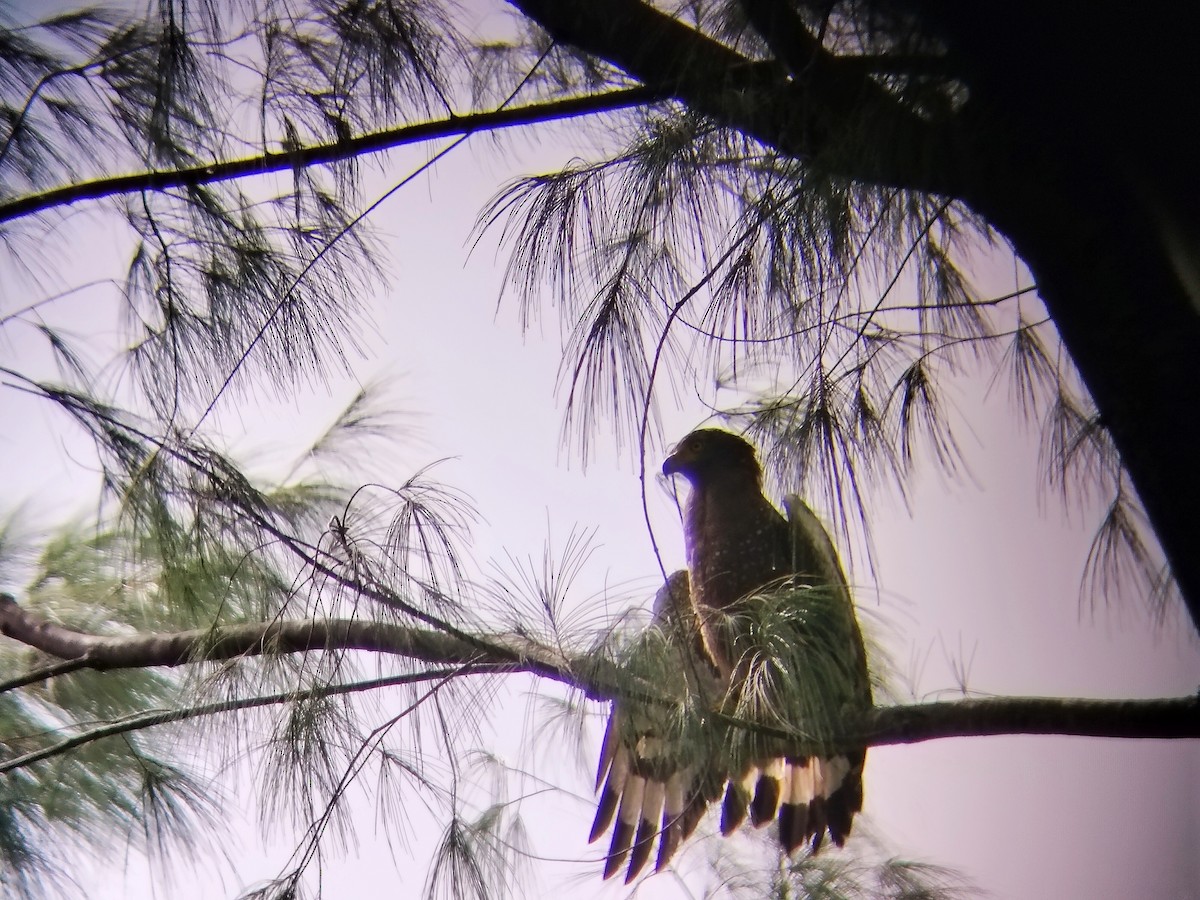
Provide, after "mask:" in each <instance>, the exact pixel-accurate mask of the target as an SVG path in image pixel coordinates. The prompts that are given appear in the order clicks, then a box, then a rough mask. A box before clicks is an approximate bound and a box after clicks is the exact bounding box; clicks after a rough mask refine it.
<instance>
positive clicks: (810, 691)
mask: <svg viewBox="0 0 1200 900" xmlns="http://www.w3.org/2000/svg"><path fill="white" fill-rule="evenodd" d="M662 470H663V474H664V475H665V476H672V475H682V476H683V477H684V478H686V479H687V481H688V482H689V483H690V485H691V492H690V495H689V496H688V499H687V503H686V508H685V510H684V543H685V548H686V552H687V571H686V572H684V571H679V572H675V573H674V574H672V575H671V576H670V577H669V578H668V579H667V582H666V584H664V585H663V587H662V588H661V589H660V590H659V592H658V594H657V596H656V598H655V603H654V610H653V613H654V616H653V623H652V625H651V627H650V628H649V629H648V630H647V632H646V633H645V634H643V635H641V636H640V638H639V640H638V641H637V642H636V643H635V645H634V648H633V652H632V653H631V654H630V659H631V660H637V661H641V663H642V671H639V672H637V674H639V675H641V676H642V677H643V679H644V680H646V681H648V683H650V684H653V685H655V686H656V687H659V688H661V689H663V690H664V692H667V693H670V694H673V695H674V696H675V697H676V698H682V699H680V700H679V703H678V704H676V706H675V707H674V708H673V709H672V708H670V707H669V705H668V704H655V703H653V702H648V701H647V700H645V699H642V698H638V699H625V700H618V701H615V702H614V703H613V706H612V710H611V712H610V715H609V719H608V724H607V728H606V730H605V736H604V742H603V745H602V747H601V752H600V764H599V767H598V770H597V774H596V787H597V789H598V790H599V791H600V798H599V802H598V805H597V810H596V817H595V820H594V822H593V825H592V830H591V835H590V838H589V841H595V840H597V839H598V838H599V837H600V836H601V835H602V834H604V833H605V832H606V831H607V830H608V828H609V827H610V825H611V826H613V833H612V839H611V843H610V846H609V851H608V854H607V856H606V858H605V866H604V877H605V878H606V879H607V878H611V877H612V876H613V875H615V874H617V873H618V872H619V871H621V869H622V868H623V867H625V861H626V859H628V860H629V865H628V867H627V868H626V875H625V881H626V883H629V882H631V881H632V880H633V879H634V878H636V877H637V876H638V874H639V873H640V872H641V871H642V870H643V869H644V868H645V866H646V863H647V862H648V861H649V859H650V857H651V855H652V854H653V851H654V848H655V845H656V844H657V847H658V853H657V856H656V859H655V864H654V868H655V871H659V870H661V869H662V868H663V867H664V866H666V865H667V863H668V862H669V861H670V859H671V857H672V855H673V854H674V853H675V851H676V850H677V849H678V847H679V845H680V844H681V843H682V842H683V841H684V840H685V839H686V838H687V837H688V836H689V835H690V834H691V833H692V831H693V830H694V829H695V828H696V826H697V824H698V823H699V821H700V819H701V818H702V817H703V815H704V813H705V811H706V809H707V808H708V807H709V806H710V805H711V804H713V803H715V802H716V801H717V800H718V799H720V800H721V804H720V805H721V814H720V827H721V832H722V834H724V835H729V834H731V833H732V832H733V831H735V830H736V829H737V828H738V827H739V826H740V825H741V824H742V823H743V822H744V821H745V820H746V818H747V817H749V819H750V821H751V822H752V824H754V825H755V826H757V827H763V826H765V825H767V824H768V823H770V822H773V821H775V822H778V835H779V843H780V845H781V847H782V849H783V850H784V852H785V853H788V854H791V853H793V852H795V851H796V850H797V849H799V848H800V847H801V846H804V845H806V844H807V845H808V846H809V847H810V848H811V851H812V852H814V853H815V852H816V851H817V850H819V849H820V847H821V845H822V843H823V841H824V839H825V835H826V834H828V836H829V839H830V840H831V841H832V842H833V843H834V844H835V845H837V846H839V847H840V846H841V845H842V844H843V843H844V842H845V840H846V838H847V836H848V835H849V834H850V829H851V826H852V824H853V821H854V816H855V814H856V813H857V812H859V811H860V810H861V809H862V803H863V789H862V775H863V766H864V763H865V761H866V749H865V748H857V749H851V750H848V751H847V750H846V749H845V748H844V746H842V745H838V746H837V747H835V748H831V749H830V750H829V751H828V752H821V753H818V754H814V755H798V754H797V753H796V752H795V750H796V741H795V740H794V739H792V740H789V739H788V737H787V735H788V734H797V733H803V734H804V735H806V736H807V737H808V738H809V739H810V740H813V738H814V736H815V739H816V741H817V746H818V747H820V743H819V742H820V736H821V735H823V734H829V733H831V732H832V731H833V730H834V729H835V728H836V726H837V722H838V719H839V718H840V717H841V716H842V715H844V714H845V713H846V712H851V711H855V710H861V709H866V708H869V707H870V706H871V703H872V699H871V683H870V678H869V674H868V670H867V660H866V653H865V650H864V647H863V640H862V634H861V632H860V630H859V626H858V622H857V620H856V618H855V615H854V607H853V603H852V601H851V598H850V592H849V589H848V587H847V584H846V577H845V575H844V573H843V571H842V567H841V564H840V562H839V561H838V556H837V552H836V550H835V549H834V546H833V542H832V541H831V540H830V538H829V535H828V533H827V532H826V530H825V528H824V527H823V526H822V525H821V523H820V520H819V519H818V518H817V517H816V516H815V515H814V514H813V512H812V511H811V510H810V509H809V508H808V506H806V505H805V504H804V503H803V502H802V501H801V500H800V499H799V498H797V497H789V498H788V499H787V501H786V502H785V508H786V510H787V513H788V515H787V518H784V516H783V515H781V514H780V512H779V511H778V510H777V509H776V508H775V507H774V506H773V505H772V504H771V502H770V501H769V500H768V499H767V498H766V497H765V496H764V495H763V491H762V468H761V467H760V465H759V463H758V459H757V457H756V454H755V450H754V447H753V446H752V445H751V444H750V443H748V442H747V441H746V440H744V439H743V438H741V437H739V436H738V435H735V434H732V433H730V432H727V431H723V430H720V429H714V428H703V429H699V430H697V431H694V432H692V433H691V434H689V435H688V436H687V437H685V438H684V439H683V440H682V441H680V442H679V444H678V445H676V447H675V450H674V452H672V453H671V455H670V456H669V457H668V458H667V460H666V461H665V462H664V463H663V469H662ZM646 660H651V661H652V662H653V665H649V664H647V663H646ZM656 673H657V674H656ZM755 726H758V727H755ZM809 747H810V749H811V744H810V745H809ZM601 785H603V787H601ZM614 819H615V823H616V824H615V825H613V822H614Z"/></svg>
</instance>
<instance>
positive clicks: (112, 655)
mask: <svg viewBox="0 0 1200 900" xmlns="http://www.w3.org/2000/svg"><path fill="white" fill-rule="evenodd" d="M0 634H4V635H6V636H8V637H10V638H12V639H14V640H17V641H20V642H22V643H24V644H27V645H28V646H31V647H34V648H36V649H38V650H41V651H42V652H44V653H49V654H51V655H53V656H60V657H62V658H64V659H69V660H79V661H81V662H84V664H85V666H86V667H87V668H92V669H98V670H106V669H121V668H141V667H150V666H179V665H185V664H188V663H195V662H201V661H208V662H212V661H218V660H227V659H233V658H235V657H241V656H256V655H260V654H263V653H273V654H278V653H298V652H306V651H313V650H365V651H373V652H378V653H387V654H392V655H396V656H403V657H406V658H409V659H415V660H420V661H422V662H425V663H429V664H433V665H442V666H460V667H462V674H464V675H467V674H476V673H480V672H484V673H488V674H502V673H517V672H524V673H527V674H532V675H537V676H540V677H543V678H550V679H552V680H555V681H559V682H562V683H563V684H566V685H569V686H571V687H574V688H576V689H578V690H580V691H581V692H583V693H584V694H585V695H586V696H588V697H589V698H591V699H593V700H597V701H605V700H611V699H614V698H615V697H617V696H625V697H628V696H630V695H631V692H630V691H629V690H627V689H626V690H622V689H621V688H618V687H617V686H616V680H615V679H614V678H613V677H612V676H613V674H614V673H613V672H612V671H611V669H608V668H607V666H606V665H605V664H603V663H598V662H597V661H596V660H595V659H593V658H591V657H586V656H584V655H580V656H578V657H570V656H567V655H565V654H563V653H561V652H558V651H555V650H553V649H551V648H548V647H544V646H542V645H540V644H537V643H535V642H533V641H531V640H529V639H528V638H525V637H522V636H519V635H513V634H493V635H489V636H487V639H486V645H487V646H488V647H494V648H496V650H493V651H490V652H489V651H488V650H487V649H485V648H483V647H481V646H478V645H474V644H468V643H465V642H463V641H461V640H460V639H458V638H457V637H454V636H452V635H445V634H439V633H437V632H432V631H428V630H424V629H418V628H409V627H405V626H402V625H393V624H388V623H379V622H362V621H356V620H346V619H325V620H321V619H302V620H294V621H291V620H282V621H275V622H268V623H261V624H260V623H256V624H247V625H223V626H217V627H214V628H210V629H193V630H190V631H181V632H176V633H171V634H145V635H132V636H128V637H101V636H97V635H90V634H84V633H82V632H78V631H74V630H72V629H69V628H64V627H63V626H61V625H57V624H55V623H53V622H48V621H46V620H45V619H42V618H41V617H39V616H36V615H34V614H32V613H29V612H27V611H26V610H23V609H21V608H20V607H19V606H18V605H17V603H16V601H14V600H13V599H12V597H10V596H8V595H0ZM43 671H44V670H43ZM18 681H19V680H18ZM18 681H13V682H10V684H13V685H15V684H17V683H18ZM651 688H652V686H651ZM331 689H336V687H334V688H331ZM637 699H639V700H642V701H645V702H667V701H666V700H665V699H663V698H655V697H654V696H653V694H652V693H651V690H650V689H647V690H646V691H645V692H643V691H638V692H637ZM270 702H275V701H270ZM229 708H230V709H233V708H237V701H235V702H234V704H233V705H232V706H230V707H229ZM220 711H223V709H216V708H214V709H212V710H207V709H206V711H205V712H204V713H198V714H209V713H210V712H220ZM149 715H150V718H149V719H147V720H146V721H145V722H141V721H140V720H138V721H139V723H140V724H137V725H136V726H131V725H129V724H126V725H124V726H121V729H122V730H130V729H131V728H132V727H150V726H152V725H158V724H163V723H165V722H169V721H177V720H178V719H179V718H187V717H190V716H188V715H176V714H172V713H170V712H165V713H162V714H161V715H162V716H163V718H161V719H158V718H155V717H156V716H158V715H160V714H158V713H154V714H149ZM722 718H725V719H726V721H728V722H731V723H732V722H733V721H734V720H731V719H729V718H728V717H724V716H722ZM736 724H742V725H745V726H746V727H750V728H754V729H755V730H758V731H762V732H764V733H770V734H772V735H776V736H778V737H781V738H783V739H788V740H795V741H797V750H798V751H800V750H801V748H803V746H804V744H805V741H806V738H805V737H803V736H800V735H793V734H789V733H787V732H781V731H777V730H774V729H770V728H764V727H762V726H758V725H754V724H751V723H736ZM119 725H120V723H116V725H114V724H110V725H106V726H103V728H107V729H111V728H113V727H118V726H119ZM845 725H846V727H845V731H844V733H845V735H846V737H845V738H844V741H845V743H847V744H849V745H863V744H865V745H867V746H882V745H887V744H914V743H919V742H921V741H928V740H935V739H938V738H948V737H982V736H988V735H1000V734H1058V735H1075V736H1086V737H1111V738H1154V739H1180V738H1198V737H1200V695H1196V696H1189V697H1173V698H1162V699H1148V700H1094V699H1083V698H1058V697H997V698H988V699H966V700H955V701H949V702H939V703H918V704H912V705H907V706H892V707H878V708H875V709H872V710H870V711H868V712H866V713H864V714H863V715H862V716H861V718H858V719H857V720H856V719H855V718H853V717H850V718H848V719H847V720H846V721H845ZM108 734H109V731H102V736H107V735H108ZM70 740H71V741H72V742H73V743H71V744H70V746H71V747H73V746H76V745H77V744H78V743H79V739H78V737H73V738H71V739H70ZM833 743H841V741H834V742H833ZM829 744H830V742H829V741H824V742H823V745H824V746H828V745H829ZM68 749H69V747H68ZM39 758H40V757H39Z"/></svg>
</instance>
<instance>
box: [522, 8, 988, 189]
mask: <svg viewBox="0 0 1200 900" xmlns="http://www.w3.org/2000/svg"><path fill="white" fill-rule="evenodd" d="M508 2H509V3H510V4H511V5H512V6H515V7H516V8H517V9H519V10H520V11H521V12H523V13H524V14H525V15H526V16H528V17H529V18H530V19H532V20H533V21H535V22H536V23H537V24H539V25H540V26H541V27H542V28H544V29H545V30H546V31H547V32H549V33H550V35H551V36H552V37H554V39H555V40H558V41H560V42H562V43H565V44H570V45H572V46H574V47H577V48H579V49H580V50H583V51H584V52H586V53H590V54H592V55H594V56H597V57H599V58H601V59H603V60H606V61H607V62H609V63H610V64H612V65H614V66H616V67H617V68H619V69H621V70H622V71H624V72H627V73H628V74H629V75H631V76H633V77H635V78H637V79H638V80H639V81H641V82H643V83H644V84H646V85H647V86H648V87H650V88H652V89H655V90H657V91H659V92H661V93H663V94H665V95H669V96H672V97H675V98H677V99H678V100H680V101H681V102H683V103H685V104H687V105H688V106H689V107H691V108H692V109H694V110H696V111H697V112H700V113H703V114H704V115H707V116H709V117H711V118H712V119H714V120H715V121H717V122H718V123H720V124H722V125H724V126H726V127H729V128H733V129H736V130H738V131H741V132H742V133H744V134H746V135H749V136H751V137H753V138H755V139H756V140H758V141H760V142H762V143H763V144H764V145H766V146H769V147H774V148H776V149H777V150H779V151H780V152H782V153H785V154H788V155H791V156H795V157H798V158H811V157H814V156H817V155H819V154H821V153H823V152H824V151H826V150H831V153H830V154H828V157H829V158H828V161H827V165H828V166H830V167H831V168H832V169H833V170H835V171H838V172H845V173H847V174H848V175H850V176H851V177H854V178H855V179H859V180H862V181H865V182H870V183H875V184H886V185H892V186H895V187H899V188H902V189H908V190H919V191H924V192H928V193H933V194H955V193H956V189H957V188H960V187H961V185H960V184H959V181H958V178H959V175H960V174H961V173H960V165H959V162H960V161H961V160H963V159H964V158H968V157H969V155H970V154H969V153H968V154H964V152H963V148H961V147H958V146H956V139H955V136H954V131H955V125H954V123H951V122H939V123H938V124H937V126H936V128H934V126H933V125H932V124H931V123H929V122H926V121H923V120H922V119H920V118H919V117H917V116H916V115H914V114H913V113H912V112H911V111H910V110H908V109H906V108H904V107H903V105H902V104H900V103H898V102H897V101H896V100H895V98H893V97H892V96H891V95H890V94H888V93H887V91H885V90H884V89H883V88H881V87H880V86H879V85H878V84H876V83H875V82H874V81H872V80H871V79H869V78H867V77H864V75H863V73H862V71H861V69H860V68H859V67H858V66H857V65H855V66H850V67H846V68H842V67H840V66H839V65H838V58H837V57H835V56H832V55H831V54H829V53H828V52H827V51H825V50H824V49H822V48H820V47H819V46H818V45H816V41H815V39H814V38H812V36H811V35H807V41H806V43H807V44H808V46H809V47H810V48H814V47H815V48H816V50H817V51H818V52H817V55H813V56H812V57H811V60H810V61H809V63H808V64H807V65H806V67H805V69H804V71H803V73H802V74H801V75H793V74H792V73H790V72H789V71H788V70H787V68H786V66H785V65H782V64H781V63H780V62H778V61H760V60H754V59H750V58H748V57H746V56H743V55H741V54H740V53H738V52H736V51H734V50H732V49H730V48H729V47H727V46H725V45H724V44H722V43H720V42H718V41H716V40H713V39H712V38H710V37H708V36H707V35H705V34H703V33H701V32H699V31H697V30H696V29H694V28H691V27H689V26H688V25H686V24H684V23H683V22H681V21H679V20H678V19H676V18H674V17H672V16H671V15H669V14H667V13H664V12H661V11H659V10H657V9H655V8H653V7H652V6H650V5H649V4H647V3H643V2H640V0H607V2H605V3H593V2H591V0H508ZM806 34H807V33H806ZM880 146H887V147H888V148H889V152H888V153H879V152H877V148H878V147H880ZM956 161H958V162H956Z"/></svg>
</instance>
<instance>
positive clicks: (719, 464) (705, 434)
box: [662, 428, 762, 486]
mask: <svg viewBox="0 0 1200 900" xmlns="http://www.w3.org/2000/svg"><path fill="white" fill-rule="evenodd" d="M662 470H663V474H664V475H682V476H683V477H684V478H686V479H687V480H688V481H690V482H691V483H692V485H693V486H695V485H699V484H702V483H705V482H706V481H709V480H711V479H712V478H714V477H719V476H720V477H724V476H734V475H744V476H748V477H750V478H752V479H753V481H754V483H755V484H759V483H760V482H761V481H762V469H761V468H760V467H759V465H758V459H757V458H756V456H755V453H754V447H753V446H752V445H751V444H750V443H749V442H747V441H746V440H744V439H743V438H740V437H738V436H737V435H736V434H731V433H730V432H728V431H721V430H720V429H718V428H700V429H697V430H696V431H693V432H692V433H691V434H689V435H688V436H687V437H685V438H684V439H683V440H682V441H680V442H679V443H678V444H676V445H675V451H674V452H673V453H672V454H671V455H670V456H668V457H667V459H666V461H665V462H664V463H663V467H662Z"/></svg>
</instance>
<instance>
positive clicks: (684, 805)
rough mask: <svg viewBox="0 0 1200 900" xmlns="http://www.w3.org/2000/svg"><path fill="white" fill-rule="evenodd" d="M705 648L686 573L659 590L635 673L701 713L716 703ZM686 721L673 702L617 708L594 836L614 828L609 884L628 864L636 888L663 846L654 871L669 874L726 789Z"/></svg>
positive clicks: (604, 757) (609, 729)
mask: <svg viewBox="0 0 1200 900" xmlns="http://www.w3.org/2000/svg"><path fill="white" fill-rule="evenodd" d="M701 647H702V642H701V640H700V635H699V631H698V627H697V624H696V620H695V615H694V610H693V608H692V604H691V599H690V593H689V590H688V577H687V572H685V571H682V570H681V571H678V572H675V573H673V574H672V575H671V576H670V577H669V578H668V579H667V583H666V584H664V585H663V586H662V588H660V589H659V592H658V594H657V596H656V597H655V602H654V623H653V626H652V628H651V629H650V630H649V631H648V632H647V633H646V634H645V635H643V637H642V639H641V640H639V641H638V643H637V644H636V645H635V647H634V651H633V653H632V655H631V660H630V661H629V662H630V668H632V669H633V670H634V673H635V674H639V673H640V674H643V676H644V677H645V678H646V679H647V681H648V683H652V684H655V685H656V686H661V687H663V688H664V689H667V690H670V689H674V691H675V692H676V693H682V694H684V695H685V696H684V697H683V698H682V700H681V703H683V704H688V703H690V704H692V705H695V706H700V705H701V704H703V703H705V701H704V700H702V699H701V697H700V694H699V692H701V691H703V692H705V695H706V696H711V695H712V694H713V693H714V690H715V688H714V681H715V678H716V676H715V674H714V671H713V666H712V662H711V660H709V659H707V658H706V657H703V656H701V655H700V653H701V649H700V648H701ZM641 669H644V670H645V671H644V672H640V670H641ZM656 676H657V677H656ZM668 696H669V694H668ZM681 713H682V714H681ZM686 719H687V711H686V709H683V708H682V707H681V708H680V709H679V710H671V709H670V708H669V703H664V704H662V705H649V704H644V703H638V702H637V701H634V700H628V699H627V700H620V701H614V703H613V705H612V710H611V712H610V713H609V717H608V724H607V726H606V728H605V734H604V743H603V745H602V748H601V751H600V764H599V767H598V768H597V771H596V787H597V788H598V789H599V790H600V799H599V803H598V805H597V809H596V818H595V820H594V821H593V823H592V830H591V834H590V836H589V837H588V841H589V843H590V842H593V841H595V840H597V839H598V838H599V837H600V836H601V835H602V834H604V833H605V832H606V831H607V830H608V828H609V826H610V825H611V826H613V833H612V840H611V843H610V845H609V851H608V855H607V857H606V859H605V863H604V877H605V878H611V877H612V876H613V875H615V874H616V873H617V872H619V871H620V870H621V869H622V867H623V866H624V864H625V860H626V859H627V858H628V859H629V867H628V870H627V872H626V876H625V881H626V883H628V882H630V881H632V880H633V879H634V878H636V877H637V875H638V873H639V872H641V870H642V869H643V868H644V867H645V865H646V863H647V862H648V861H649V859H650V856H651V854H652V853H653V851H654V847H655V844H656V843H657V845H658V855H657V857H656V859H655V864H654V868H655V871H658V870H660V869H662V868H663V867H664V866H665V865H666V864H667V862H668V861H669V860H670V859H671V856H672V855H673V854H674V853H675V850H676V849H677V848H678V847H679V844H680V843H682V842H683V840H685V839H686V838H687V837H688V836H689V835H690V834H691V833H692V831H694V830H695V828H696V825H697V824H698V823H699V821H700V819H701V817H702V816H703V814H704V810H705V808H706V807H707V805H708V803H709V801H710V800H712V799H714V798H715V797H717V796H719V794H720V788H721V785H722V782H721V781H720V780H715V783H714V776H712V775H711V774H710V773H709V769H710V767H709V766H708V765H707V764H706V761H705V760H704V759H703V758H702V757H703V755H704V754H703V751H702V750H701V749H699V748H701V747H703V746H706V743H705V742H704V741H699V742H697V741H696V740H694V739H691V740H689V739H687V738H686V737H685V736H684V734H683V731H684V730H685V729H686V725H685V720H686ZM601 785H603V787H601ZM614 818H615V825H614V824H613V823H614Z"/></svg>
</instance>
